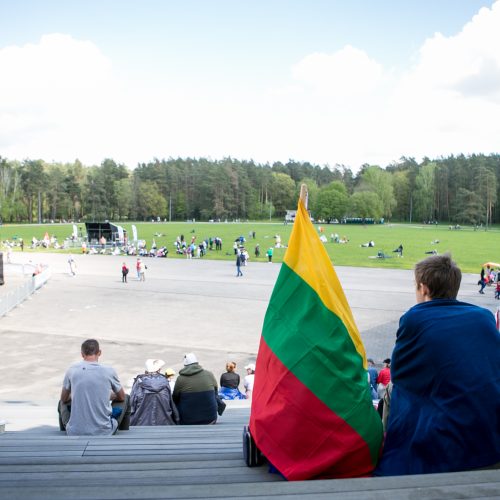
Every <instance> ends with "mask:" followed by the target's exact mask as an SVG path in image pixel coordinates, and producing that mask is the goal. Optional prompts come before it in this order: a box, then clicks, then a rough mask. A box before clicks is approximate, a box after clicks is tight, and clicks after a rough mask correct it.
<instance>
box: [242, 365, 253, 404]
mask: <svg viewBox="0 0 500 500" xmlns="http://www.w3.org/2000/svg"><path fill="white" fill-rule="evenodd" d="M245 370H246V371H247V374H246V376H245V378H244V379H243V387H244V388H245V395H246V397H247V399H252V392H253V382H254V379H255V364H254V363H248V365H246V366H245Z"/></svg>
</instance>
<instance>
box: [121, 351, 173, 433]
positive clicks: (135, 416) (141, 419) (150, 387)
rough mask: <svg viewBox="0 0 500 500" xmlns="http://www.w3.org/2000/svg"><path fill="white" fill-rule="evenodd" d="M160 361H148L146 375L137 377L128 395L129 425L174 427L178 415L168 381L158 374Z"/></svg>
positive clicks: (160, 365) (161, 362)
mask: <svg viewBox="0 0 500 500" xmlns="http://www.w3.org/2000/svg"><path fill="white" fill-rule="evenodd" d="M164 365H165V363H164V362H163V361H162V360H161V359H148V360H147V361H146V373H144V374H141V375H138V376H137V377H136V379H135V381H134V385H133V386H132V392H131V394H130V405H131V415H130V425H176V424H178V423H179V413H178V411H177V408H176V407H175V404H174V402H173V400H172V392H171V389H170V383H169V381H168V379H167V378H166V377H165V376H163V375H162V374H161V373H160V370H161V369H162V367H163V366H164Z"/></svg>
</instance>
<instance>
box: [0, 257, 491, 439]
mask: <svg viewBox="0 0 500 500" xmlns="http://www.w3.org/2000/svg"><path fill="white" fill-rule="evenodd" d="M30 259H31V260H33V261H35V262H36V261H39V262H42V263H43V264H47V265H49V266H50V268H51V270H52V277H51V279H50V280H49V282H48V283H47V284H46V285H45V286H44V287H43V288H41V289H40V290H39V291H38V292H36V293H35V294H34V295H33V296H32V297H30V298H29V299H28V300H26V301H25V302H24V303H23V304H22V305H20V306H18V307H17V308H16V309H14V310H12V311H11V312H10V313H9V314H8V315H6V316H4V317H2V318H0V339H1V345H2V363H1V365H0V381H1V382H0V419H2V418H5V415H6V414H7V417H8V414H9V411H10V410H11V409H12V408H13V407H14V406H16V405H17V407H19V408H20V407H23V408H24V409H23V410H22V412H24V413H25V414H26V417H28V415H31V416H35V415H36V411H37V408H42V407H43V408H45V407H52V405H53V403H54V402H55V401H56V400H57V399H58V397H59V394H60V390H61V384H62V378H63V375H64V372H65V370H66V368H67V367H68V366H69V365H70V364H72V363H74V362H77V361H79V359H80V353H79V350H80V345H81V343H82V341H83V340H85V339H86V338H91V337H93V338H97V339H98V340H99V341H100V343H101V348H102V351H103V356H102V358H101V361H102V362H103V363H106V364H110V365H112V366H113V367H114V368H115V369H116V370H117V372H118V375H119V377H120V379H121V380H122V382H123V384H124V385H125V387H126V388H128V386H129V385H130V382H131V380H132V379H133V377H134V376H135V375H137V374H138V373H141V372H143V370H144V361H145V360H146V359H147V358H151V357H158V358H162V359H164V360H165V362H166V363H167V366H171V367H172V368H174V369H175V370H176V371H178V370H179V369H180V368H182V359H183V355H184V353H185V352H188V351H193V352H195V353H196V355H197V356H198V359H199V361H200V364H202V365H203V366H204V367H205V368H208V369H210V370H212V371H213V372H214V374H215V375H216V377H217V378H219V377H220V375H221V373H222V372H223V371H224V366H225V363H226V361H228V360H233V361H236V363H237V364H238V371H239V373H240V374H242V375H243V374H244V369H243V366H244V365H245V364H246V363H248V362H250V361H255V358H256V355H257V350H258V345H259V339H260V333H261V328H262V323H263V319H264V315H265V312H266V307H267V304H268V301H269V298H270V295H271V293H272V289H273V286H274V283H275V281H276V278H277V276H278V273H279V269H280V264H268V263H252V262H250V263H249V264H248V266H246V267H244V268H243V273H244V276H243V277H241V278H236V277H235V275H236V268H235V265H234V263H233V262H232V261H231V262H221V261H210V260H203V259H193V260H187V259H186V260H184V259H145V262H146V264H147V270H146V281H145V282H140V281H138V280H137V278H136V275H135V258H132V257H130V258H125V259H124V258H123V257H113V256H99V255H75V260H76V262H77V275H76V277H72V276H71V275H70V273H69V265H68V261H67V259H68V255H63V254H28V253H25V254H21V253H16V254H14V255H13V260H14V262H16V263H17V264H19V263H23V261H24V262H25V263H27V262H28V260H30ZM124 260H125V261H126V262H127V264H128V265H129V267H130V274H129V277H128V278H129V282H128V283H126V284H125V283H122V282H121V265H122V262H123V261H124ZM337 273H338V275H339V278H340V281H341V283H342V286H343V288H344V291H345V293H346V296H347V299H348V301H349V303H350V305H351V308H352V311H353V314H354V317H355V320H356V323H357V325H358V328H359V330H360V332H361V336H362V339H363V342H364V344H365V347H366V351H367V355H368V356H370V357H373V358H374V359H375V360H376V362H378V363H380V362H381V361H382V359H384V358H386V357H388V356H390V354H391V351H392V347H393V345H394V338H395V333H396V329H397V325H398V320H399V317H400V316H401V314H402V313H403V312H404V311H406V310H407V309H408V308H409V307H410V306H411V305H413V304H414V301H415V295H414V289H413V287H414V285H413V273H412V272H411V271H403V270H388V269H360V268H348V267H341V268H337ZM477 279H478V278H477V277H476V276H474V275H465V276H464V277H463V280H462V287H461V291H460V295H459V298H461V299H462V300H465V301H468V302H472V303H476V304H480V305H483V306H484V307H487V308H488V309H490V310H491V311H492V312H493V311H495V310H496V306H497V303H498V301H495V300H494V297H493V290H492V289H491V290H487V294H486V295H479V294H478V293H477V290H478V287H477V285H476V283H477ZM6 280H7V284H6V287H5V289H4V288H3V287H0V288H1V289H0V294H1V293H5V292H6V290H7V289H8V287H9V284H8V280H9V269H8V266H7V267H6ZM47 405H48V406H47ZM29 407H31V410H29V411H28V410H27V408H29ZM2 412H3V414H2ZM22 412H21V413H22ZM50 418H52V416H51V417H50ZM55 424H56V419H55V415H54V417H53V425H55ZM10 429H11V430H12V429H13V427H10Z"/></svg>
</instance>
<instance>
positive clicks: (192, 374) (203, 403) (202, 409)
mask: <svg viewBox="0 0 500 500" xmlns="http://www.w3.org/2000/svg"><path fill="white" fill-rule="evenodd" d="M217 394H218V387H217V380H216V379H215V376H214V374H213V373H212V372H210V371H208V370H204V369H203V368H202V367H201V366H200V365H199V363H198V360H197V358H196V356H195V355H194V354H193V353H192V352H189V353H187V354H186V355H185V356H184V368H182V370H179V376H178V377H177V380H176V381H175V387H174V402H175V404H176V405H177V408H178V410H179V415H180V423H181V425H204V424H215V423H216V421H217V399H216V396H217Z"/></svg>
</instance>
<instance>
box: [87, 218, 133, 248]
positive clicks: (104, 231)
mask: <svg viewBox="0 0 500 500" xmlns="http://www.w3.org/2000/svg"><path fill="white" fill-rule="evenodd" d="M85 228H86V230H87V241H88V242H89V244H90V245H99V244H101V238H102V237H103V236H104V238H105V239H106V245H113V246H116V245H118V246H120V245H123V244H125V243H126V242H127V230H126V229H124V228H123V227H122V226H118V225H117V224H113V223H112V222H86V223H85Z"/></svg>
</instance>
